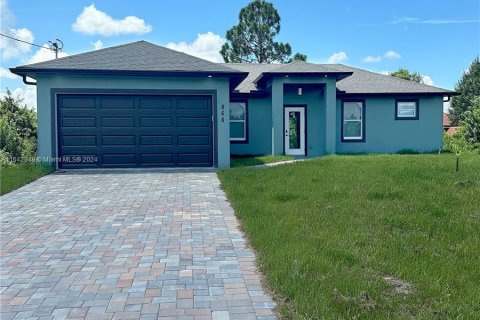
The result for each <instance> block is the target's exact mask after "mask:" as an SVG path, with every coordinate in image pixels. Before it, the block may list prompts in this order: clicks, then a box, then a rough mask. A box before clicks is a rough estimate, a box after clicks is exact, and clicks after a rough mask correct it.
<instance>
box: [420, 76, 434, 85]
mask: <svg viewBox="0 0 480 320" xmlns="http://www.w3.org/2000/svg"><path fill="white" fill-rule="evenodd" d="M422 82H423V83H424V84H426V85H429V86H433V80H432V78H431V77H430V76H427V75H422Z"/></svg>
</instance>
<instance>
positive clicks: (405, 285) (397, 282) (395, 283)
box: [383, 276, 413, 295]
mask: <svg viewBox="0 0 480 320" xmlns="http://www.w3.org/2000/svg"><path fill="white" fill-rule="evenodd" d="M383 280H385V281H386V282H387V283H388V284H389V285H391V286H392V288H393V290H394V291H395V292H396V293H398V294H405V295H408V294H411V293H412V292H413V286H412V284H411V283H409V282H407V281H405V280H402V279H400V278H396V277H393V276H386V277H383Z"/></svg>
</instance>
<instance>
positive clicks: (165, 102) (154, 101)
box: [139, 97, 174, 110]
mask: <svg viewBox="0 0 480 320" xmlns="http://www.w3.org/2000/svg"><path fill="white" fill-rule="evenodd" d="M139 105H140V109H154V110H172V109H173V108H174V100H173V98H172V97H147V98H140V100H139Z"/></svg>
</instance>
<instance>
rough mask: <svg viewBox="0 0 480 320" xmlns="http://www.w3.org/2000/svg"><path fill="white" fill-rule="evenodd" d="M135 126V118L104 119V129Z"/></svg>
mask: <svg viewBox="0 0 480 320" xmlns="http://www.w3.org/2000/svg"><path fill="white" fill-rule="evenodd" d="M134 126H135V120H134V118H133V117H102V127H131V128H133V127H134Z"/></svg>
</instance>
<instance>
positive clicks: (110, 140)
mask: <svg viewBox="0 0 480 320" xmlns="http://www.w3.org/2000/svg"><path fill="white" fill-rule="evenodd" d="M102 146H135V136H134V135H127V136H125V135H124V136H102Z"/></svg>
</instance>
